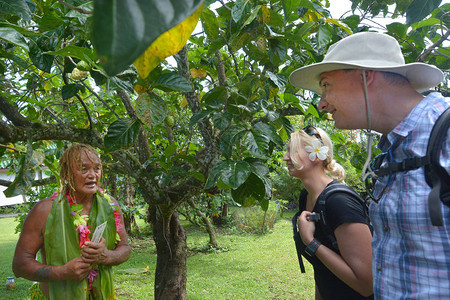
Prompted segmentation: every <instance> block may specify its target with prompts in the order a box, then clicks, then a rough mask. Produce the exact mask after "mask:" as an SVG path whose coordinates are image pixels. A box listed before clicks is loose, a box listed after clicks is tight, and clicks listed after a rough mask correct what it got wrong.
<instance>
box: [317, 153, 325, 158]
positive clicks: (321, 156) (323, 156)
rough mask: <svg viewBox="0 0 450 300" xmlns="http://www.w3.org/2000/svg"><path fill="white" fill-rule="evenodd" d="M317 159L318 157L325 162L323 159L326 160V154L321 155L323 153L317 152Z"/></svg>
mask: <svg viewBox="0 0 450 300" xmlns="http://www.w3.org/2000/svg"><path fill="white" fill-rule="evenodd" d="M317 157H318V158H319V159H320V160H325V159H326V158H327V155H326V154H323V153H321V152H319V153H317Z"/></svg>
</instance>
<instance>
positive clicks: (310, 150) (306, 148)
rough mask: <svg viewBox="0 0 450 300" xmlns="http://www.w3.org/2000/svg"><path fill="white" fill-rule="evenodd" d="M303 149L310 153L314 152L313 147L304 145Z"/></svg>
mask: <svg viewBox="0 0 450 300" xmlns="http://www.w3.org/2000/svg"><path fill="white" fill-rule="evenodd" d="M305 151H306V152H309V153H311V152H314V148H313V147H311V146H305Z"/></svg>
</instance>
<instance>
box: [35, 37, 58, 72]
mask: <svg viewBox="0 0 450 300" xmlns="http://www.w3.org/2000/svg"><path fill="white" fill-rule="evenodd" d="M43 39H44V38H38V40H37V41H36V42H35V41H30V44H31V45H30V44H29V48H30V53H29V55H30V59H31V61H32V62H33V64H34V65H35V66H36V67H37V68H38V69H39V70H42V71H44V72H46V73H50V72H51V69H52V65H53V59H54V56H53V55H48V54H45V53H44V52H43V51H42V49H41V48H40V47H39V46H38V43H40V42H41V40H43Z"/></svg>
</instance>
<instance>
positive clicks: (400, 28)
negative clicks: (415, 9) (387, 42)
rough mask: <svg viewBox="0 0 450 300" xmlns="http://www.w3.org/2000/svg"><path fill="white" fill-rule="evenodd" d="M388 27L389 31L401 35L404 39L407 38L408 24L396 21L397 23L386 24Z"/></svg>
mask: <svg viewBox="0 0 450 300" xmlns="http://www.w3.org/2000/svg"><path fill="white" fill-rule="evenodd" d="M386 27H387V29H388V31H389V32H392V33H394V34H395V35H397V36H399V37H400V38H402V39H406V37H407V32H408V28H409V27H408V26H406V25H405V24H402V23H399V22H395V23H391V24H388V25H386Z"/></svg>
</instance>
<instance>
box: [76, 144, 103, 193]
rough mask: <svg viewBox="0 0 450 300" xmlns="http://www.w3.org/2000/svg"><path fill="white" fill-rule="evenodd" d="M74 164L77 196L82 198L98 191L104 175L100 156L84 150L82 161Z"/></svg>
mask: <svg viewBox="0 0 450 300" xmlns="http://www.w3.org/2000/svg"><path fill="white" fill-rule="evenodd" d="M72 164H73V168H72V170H73V181H74V188H75V196H76V197H77V198H78V199H80V198H82V197H86V196H89V195H93V194H95V193H96V192H97V190H98V188H99V184H100V179H101V176H102V166H101V162H100V158H99V157H98V156H97V155H95V154H93V153H90V152H88V151H82V152H81V156H80V162H79V163H78V164H77V163H76V162H75V161H72Z"/></svg>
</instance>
